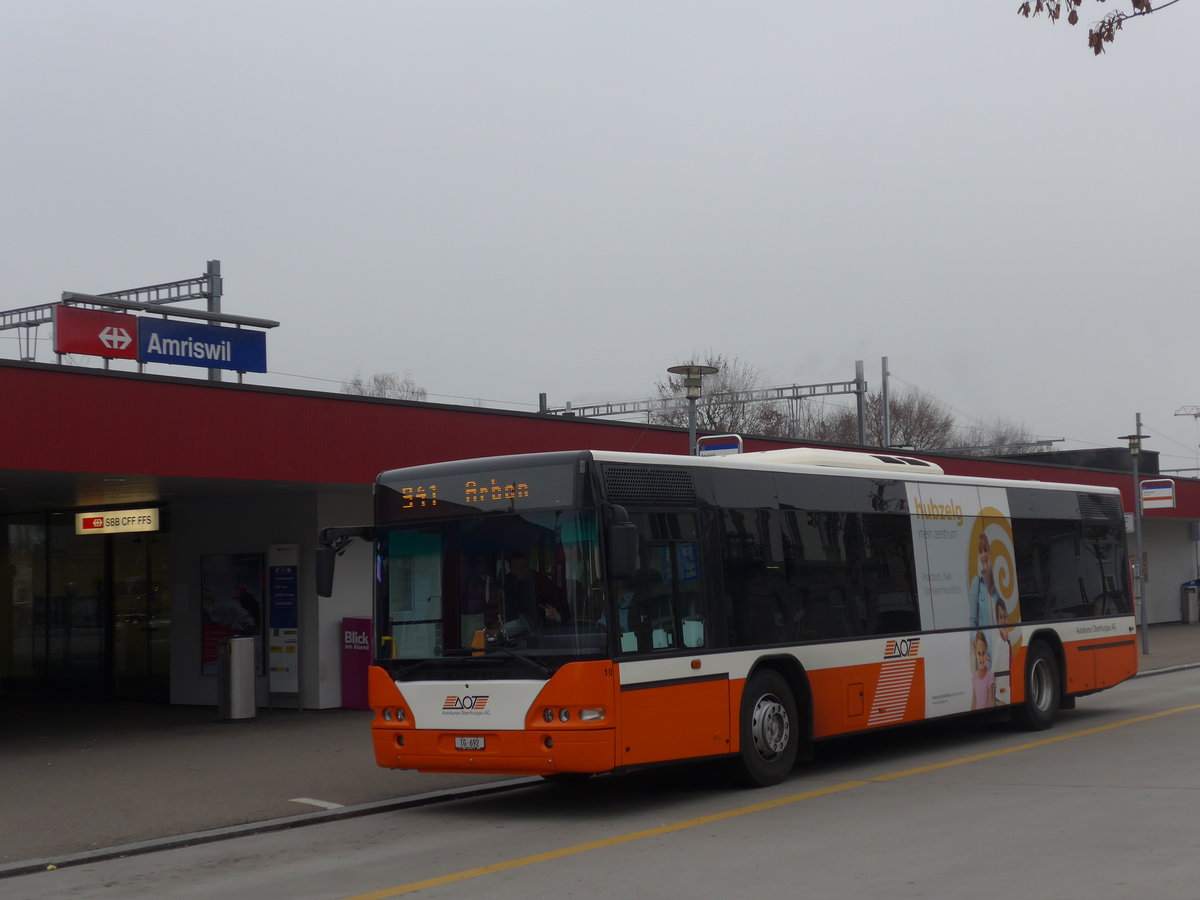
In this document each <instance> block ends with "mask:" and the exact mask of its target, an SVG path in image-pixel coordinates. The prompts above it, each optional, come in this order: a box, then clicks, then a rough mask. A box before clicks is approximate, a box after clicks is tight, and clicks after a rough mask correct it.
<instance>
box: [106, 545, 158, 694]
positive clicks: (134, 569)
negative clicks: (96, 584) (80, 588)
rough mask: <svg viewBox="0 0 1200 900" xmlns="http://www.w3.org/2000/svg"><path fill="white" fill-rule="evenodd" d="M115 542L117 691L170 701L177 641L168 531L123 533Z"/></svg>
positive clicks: (114, 636)
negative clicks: (174, 641) (171, 662)
mask: <svg viewBox="0 0 1200 900" xmlns="http://www.w3.org/2000/svg"><path fill="white" fill-rule="evenodd" d="M107 540H108V541H111V545H112V581H111V585H112V610H113V615H112V619H113V639H112V666H113V668H112V671H113V693H114V694H115V695H116V696H117V697H121V698H126V699H139V700H166V699H167V696H168V693H169V687H170V683H169V675H170V671H169V667H168V664H169V660H170V656H169V648H170V641H171V619H170V582H169V581H168V573H167V548H166V539H165V537H164V536H163V535H162V534H134V535H127V534H120V535H112V536H111V537H109V538H107Z"/></svg>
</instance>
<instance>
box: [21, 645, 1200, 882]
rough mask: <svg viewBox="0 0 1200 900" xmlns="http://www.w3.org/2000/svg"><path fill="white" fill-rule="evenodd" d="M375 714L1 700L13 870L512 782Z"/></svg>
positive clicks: (1184, 658) (1183, 656)
mask: <svg viewBox="0 0 1200 900" xmlns="http://www.w3.org/2000/svg"><path fill="white" fill-rule="evenodd" d="M1149 643H1150V654H1149V655H1148V656H1147V655H1143V656H1141V669H1142V673H1143V674H1151V673H1153V672H1155V671H1162V670H1171V669H1175V668H1179V667H1187V666H1200V626H1197V625H1155V626H1151V628H1150V632H1149ZM370 719H371V714H370V713H369V712H364V711H356V710H340V709H336V710H320V711H307V710H306V711H297V710H259V711H258V716H257V718H255V719H254V720H252V721H246V722H240V723H227V722H224V723H223V722H219V721H218V720H217V711H216V710H215V709H213V708H211V707H178V706H163V705H147V704H137V703H109V704H97V705H87V704H82V705H81V704H78V703H74V702H63V703H48V702H41V703H22V702H14V701H4V700H0V722H2V723H3V724H2V725H0V822H3V823H4V824H3V827H2V828H0V877H2V876H3V875H5V874H12V873H13V872H14V871H17V870H23V869H26V868H29V867H32V866H33V865H34V864H35V861H36V863H37V864H38V865H39V867H42V866H44V865H45V864H47V863H50V862H54V861H60V862H61V861H66V860H68V859H71V858H75V857H77V856H78V855H80V854H87V853H99V852H102V851H103V850H104V849H105V848H116V847H119V846H122V845H128V844H134V843H137V842H144V841H154V840H158V839H163V838H168V837H170V836H176V835H192V834H195V833H197V832H203V831H207V830H210V829H221V828H230V827H233V828H236V827H239V826H248V825H251V824H252V823H263V822H276V820H280V819H285V818H287V817H293V816H301V815H302V816H306V817H309V818H320V817H323V816H330V815H338V814H341V813H339V812H338V809H339V808H345V807H350V808H352V809H350V810H343V812H353V811H354V809H353V808H358V809H361V808H363V807H364V806H369V805H371V804H378V805H388V804H389V803H397V802H398V800H399V798H410V799H411V798H419V797H420V796H421V795H424V794H427V793H431V792H435V791H441V790H446V789H452V788H459V789H481V788H483V787H484V786H487V785H495V784H498V783H502V782H503V781H504V779H501V778H498V777H497V776H466V775H453V776H450V775H446V776H443V775H420V774H417V773H413V772H397V771H393V770H389V769H380V768H378V767H377V766H376V765H375V759H374V756H373V754H372V750H371V739H370ZM333 804H336V805H338V806H337V807H334V808H332V809H330V805H333ZM0 893H3V892H2V891H0Z"/></svg>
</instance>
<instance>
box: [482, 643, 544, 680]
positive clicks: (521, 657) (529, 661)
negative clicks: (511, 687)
mask: <svg viewBox="0 0 1200 900" xmlns="http://www.w3.org/2000/svg"><path fill="white" fill-rule="evenodd" d="M497 650H498V651H500V652H502V653H507V654H508V655H509V656H512V657H515V658H516V659H519V660H521V662H523V663H526V664H527V665H529V666H530V667H531V668H534V669H537V670H538V671H540V672H541V673H542V674H543V675H545V676H546V677H547V678H549V677H550V670H549V669H547V668H546V667H545V666H544V665H543V664H542V663H540V662H538V661H537V660H536V659H534V658H533V657H532V656H526V655H525V654H524V653H518V652H517V651H516V650H514V649H512V647H505V646H504V645H503V644H492V645H491V646H489V647H488V648H487V650H486V651H485V653H486V655H489V656H490V655H491V654H492V653H493V652H495V651H497Z"/></svg>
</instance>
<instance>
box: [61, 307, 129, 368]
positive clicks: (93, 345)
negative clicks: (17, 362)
mask: <svg viewBox="0 0 1200 900" xmlns="http://www.w3.org/2000/svg"><path fill="white" fill-rule="evenodd" d="M137 337H138V329H137V316H129V315H126V314H125V313H114V312H105V311H104V310H102V309H82V308H80V307H78V306H58V307H55V310H54V352H55V353H82V354H84V355H86V356H106V357H108V358H109V359H137V354H138V341H137Z"/></svg>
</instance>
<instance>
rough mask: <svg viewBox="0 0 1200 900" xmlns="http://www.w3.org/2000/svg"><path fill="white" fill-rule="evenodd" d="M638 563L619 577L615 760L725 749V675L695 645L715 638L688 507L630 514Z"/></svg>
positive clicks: (636, 762)
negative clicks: (709, 665)
mask: <svg viewBox="0 0 1200 900" xmlns="http://www.w3.org/2000/svg"><path fill="white" fill-rule="evenodd" d="M630 518H631V519H632V520H633V521H634V522H635V523H636V524H637V525H638V530H639V536H640V541H639V566H638V568H637V571H636V572H635V574H634V576H633V577H632V578H629V579H623V580H620V581H618V582H616V584H615V586H614V596H615V597H616V600H617V620H618V621H617V629H616V630H617V633H618V647H619V650H618V654H617V659H618V664H619V665H618V672H619V676H620V683H621V717H620V723H621V738H620V754H619V757H620V758H619V759H618V764H619V765H640V764H643V763H648V762H655V761H658V760H664V759H681V758H688V757H699V756H713V755H717V754H722V753H728V752H729V746H730V745H729V722H730V717H729V678H728V675H727V673H725V672H724V671H721V672H718V671H715V670H712V671H710V670H709V669H707V668H706V667H705V663H706V661H707V660H710V659H712V658H713V657H705V656H702V655H699V654H698V653H695V652H690V651H699V650H701V649H703V648H705V647H708V646H711V645H712V640H713V632H712V622H711V616H710V611H709V602H708V592H707V590H706V580H707V579H706V573H705V571H704V564H703V554H702V552H701V542H700V535H699V530H698V527H697V521H696V516H695V514H693V513H633V514H631V516H630Z"/></svg>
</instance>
